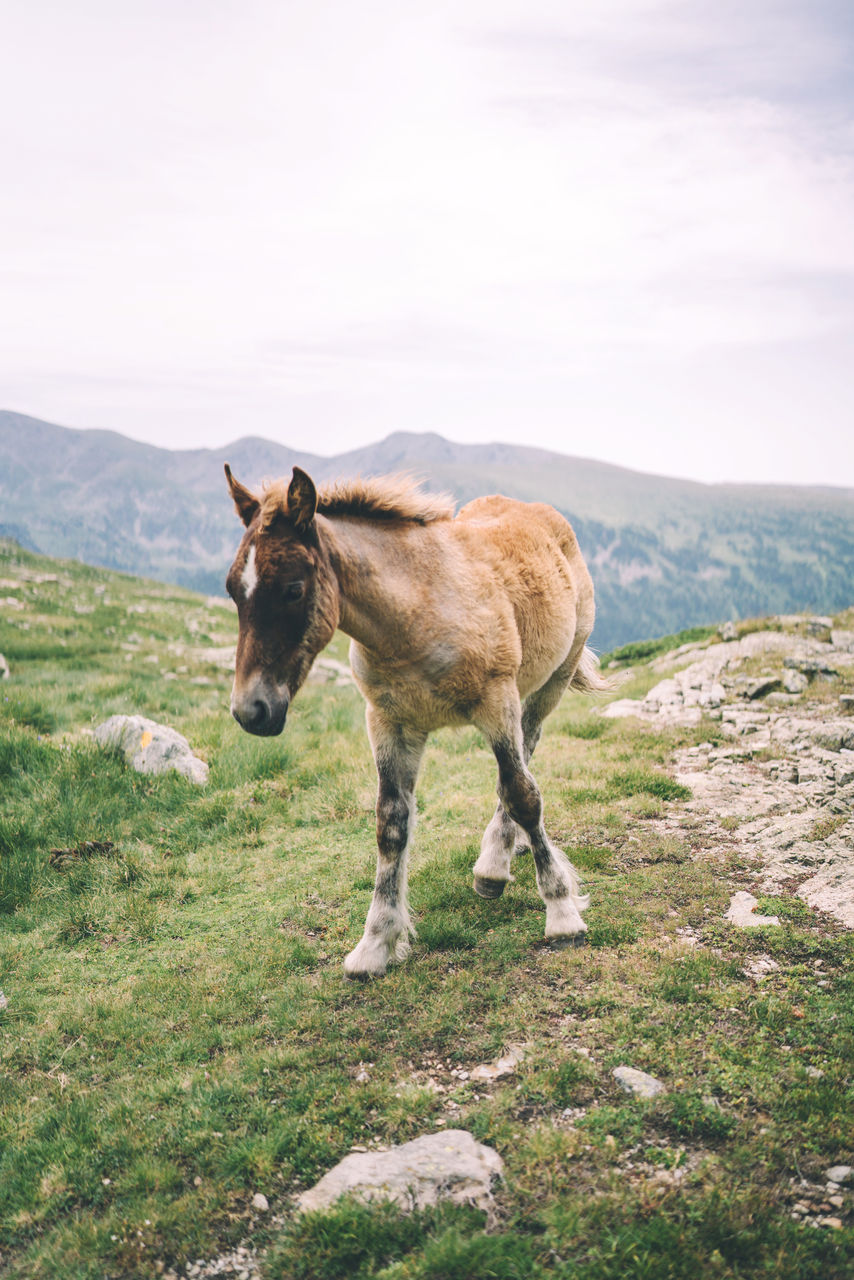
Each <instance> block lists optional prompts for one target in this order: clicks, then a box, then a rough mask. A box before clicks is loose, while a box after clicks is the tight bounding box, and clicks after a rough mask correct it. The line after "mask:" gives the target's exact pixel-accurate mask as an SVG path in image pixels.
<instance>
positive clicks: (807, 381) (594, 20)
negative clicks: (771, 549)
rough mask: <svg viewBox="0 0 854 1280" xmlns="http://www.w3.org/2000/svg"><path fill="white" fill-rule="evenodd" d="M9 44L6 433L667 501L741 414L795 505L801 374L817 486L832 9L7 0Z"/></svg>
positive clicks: (832, 304)
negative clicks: (451, 474) (539, 467)
mask: <svg viewBox="0 0 854 1280" xmlns="http://www.w3.org/2000/svg"><path fill="white" fill-rule="evenodd" d="M13 26H14V30H11V31H10V36H12V37H14V38H12V39H10V40H9V41H7V43H6V45H5V52H2V53H0V152H2V157H3V165H4V173H6V174H7V175H9V180H8V181H7V182H6V183H5V184H4V188H3V191H2V192H0V246H3V247H0V278H2V279H3V281H4V288H5V292H6V299H7V300H6V307H5V308H4V312H3V314H2V315H0V351H1V352H2V353H3V354H2V355H0V374H2V375H3V376H2V387H3V399H4V400H5V402H6V403H7V404H8V405H9V406H10V407H15V408H21V409H24V410H28V411H31V412H36V413H43V414H45V415H46V416H52V417H54V418H55V419H57V420H59V421H77V422H80V423H85V424H92V425H104V426H112V427H115V428H117V429H120V430H122V429H123V430H127V431H133V432H134V433H137V434H143V435H145V436H146V438H150V439H158V440H159V442H161V443H172V442H178V441H181V440H186V441H187V442H188V443H205V442H211V443H213V442H222V441H225V440H227V439H229V438H232V437H233V436H234V435H237V434H241V433H243V432H245V431H246V430H251V431H253V432H258V431H267V432H270V433H273V434H275V435H277V437H278V438H280V439H287V440H288V441H289V442H290V443H293V444H294V445H304V446H306V447H310V446H312V445H313V444H316V437H317V434H318V433H321V434H323V435H324V437H325V438H327V439H329V440H330V441H334V447H335V448H337V447H345V446H346V445H348V444H355V443H358V442H360V441H363V440H364V439H366V438H369V437H376V436H377V435H379V434H381V433H382V432H383V431H384V430H391V429H394V428H397V427H411V428H413V429H419V428H425V429H426V428H434V429H439V430H446V431H448V432H449V433H450V434H453V433H456V435H457V437H458V438H467V437H470V438H480V439H482V438H484V435H485V434H488V433H489V432H491V433H492V434H493V435H496V436H502V437H503V438H505V439H506V438H511V439H512V438H522V436H523V435H524V438H525V439H529V440H531V441H532V442H534V443H540V444H543V445H546V446H551V447H565V448H567V449H569V450H570V451H571V450H572V449H576V451H587V452H591V451H593V452H595V450H592V449H591V448H590V447H587V448H586V449H584V450H581V449H580V445H585V444H586V442H588V441H589V439H590V436H591V433H592V434H593V436H595V439H596V441H597V444H596V449H599V450H600V453H601V456H605V457H613V458H614V460H620V459H623V460H626V459H631V460H632V461H633V462H634V464H636V465H641V464H642V463H643V460H644V459H645V458H650V457H654V458H655V462H654V464H651V465H654V466H655V468H656V469H664V470H671V471H674V472H681V473H684V474H691V475H698V474H700V475H702V474H704V468H706V469H707V468H709V466H710V465H711V464H710V462H709V459H708V454H707V451H706V450H705V449H704V447H703V440H702V438H701V436H702V434H703V433H707V432H708V431H709V430H717V431H719V432H720V434H721V435H722V436H723V437H725V436H726V435H727V432H728V431H729V425H728V424H729V423H731V422H732V421H734V420H736V419H737V420H739V421H740V422H741V424H742V425H741V427H740V430H741V433H742V441H743V439H744V434H745V432H746V431H749V432H751V433H752V434H753V435H754V436H755V437H756V440H757V442H758V444H757V448H756V449H755V450H752V454H753V455H754V457H755V459H757V460H759V461H757V462H756V463H755V465H760V462H761V459H762V457H763V447H760V446H762V444H763V442H765V441H768V440H770V439H772V438H773V435H774V432H775V431H776V432H779V431H781V430H782V431H784V432H786V433H788V437H789V438H790V440H791V453H790V456H789V465H790V467H791V474H792V478H797V477H799V476H804V477H805V476H806V470H805V468H807V469H808V468H809V467H815V466H817V465H818V462H817V461H816V457H815V454H816V451H815V449H813V451H812V452H813V456H812V457H809V458H808V457H807V456H806V445H805V443H804V442H803V441H801V440H799V437H798V432H797V431H796V429H795V417H794V415H795V413H796V411H797V412H800V413H803V403H804V401H803V397H802V396H801V395H800V394H797V395H793V379H796V381H797V385H798V387H799V388H809V387H810V385H811V382H812V381H813V380H814V379H817V378H818V379H820V383H821V385H822V386H827V385H833V386H834V387H837V388H838V394H836V395H835V396H834V397H832V398H831V401H830V402H829V403H825V404H824V406H823V414H824V418H823V420H822V423H821V424H820V426H818V427H817V426H815V424H813V426H812V427H811V430H812V431H813V432H816V431H818V432H819V433H820V435H821V439H822V449H821V450H820V451H819V454H820V456H821V457H823V459H824V463H823V465H825V466H826V467H828V468H830V470H829V471H828V476H829V477H830V476H833V477H835V478H839V477H840V466H841V465H842V466H844V465H845V463H844V452H845V451H844V438H843V434H842V433H843V431H847V422H848V417H847V415H848V414H849V413H850V408H851V393H850V392H848V393H846V392H845V390H844V380H843V379H842V378H841V376H837V374H838V372H839V369H840V366H839V364H838V361H840V360H841V359H842V358H843V357H842V356H841V354H840V353H841V352H842V351H844V349H845V346H846V340H850V338H851V336H854V335H852V333H851V329H852V315H851V305H850V304H851V279H852V271H854V260H852V259H854V241H852V238H851V235H850V227H851V225H852V222H854V156H853V155H852V140H854V130H852V111H851V95H852V90H851V84H852V83H854V81H852V77H851V76H850V73H849V72H850V59H851V48H852V39H851V36H852V22H851V19H850V17H849V16H848V13H847V10H845V9H844V8H843V7H841V6H840V5H835V4H831V3H817V4H816V5H812V6H809V7H806V6H803V5H802V4H800V3H795V0H791V3H789V2H788V0H755V3H752V4H751V5H747V6H745V5H737V4H735V3H733V2H732V0H721V2H720V3H712V2H711V0H693V2H692V0H678V2H677V0H602V2H601V3H599V4H596V5H587V4H585V5H582V4H571V5H567V4H566V3H565V0H561V3H557V2H555V3H552V2H551V0H533V3H528V4H525V5H523V4H522V3H521V0H489V3H487V0H462V2H461V3H454V4H451V3H450V0H433V2H432V3H430V4H427V3H426V0H424V3H420V2H419V0H416V3H414V4H412V5H407V6H398V5H393V4H391V3H390V2H386V0H382V2H380V3H371V4H366V5H363V6H357V7H350V6H344V5H341V4H340V3H335V2H333V0H320V2H319V3H318V4H316V5H312V6H310V7H303V8H300V9H298V10H296V11H295V10H294V9H293V7H292V6H282V5H276V4H273V3H272V0H267V2H265V0H253V2H251V3H247V4H241V5H237V4H236V2H234V0H219V2H218V3H216V4H215V5H212V6H211V5H204V6H202V5H201V4H196V3H190V4H187V5H182V6H179V7H178V9H176V8H175V7H174V6H168V5H167V4H166V3H165V0H151V2H150V3H148V4H146V5H142V3H137V2H135V0H131V3H129V4H127V5H122V6H118V7H116V6H115V5H111V4H108V3H106V0H80V3H79V4H76V5H75V6H73V9H69V8H68V7H67V6H59V5H58V4H49V3H47V0H34V3H33V4H32V5H30V6H27V7H26V8H23V7H20V8H19V9H18V11H17V12H16V13H15V15H14V21H13ZM12 50H14V52H11V51H12ZM4 96H5V103H4V101H3V98H4ZM4 366H5V367H4ZM760 385H761V386H764V387H765V394H764V399H763V397H762V396H759V395H756V394H754V388H756V387H757V386H760ZM784 388H786V389H787V390H785V391H784V390H783V389H784ZM680 397H681V398H680ZM747 402H749V403H750V406H751V409H750V412H751V418H750V421H749V422H747V423H745V422H744V419H743V418H742V417H741V415H740V412H739V406H740V405H742V404H745V403H747ZM694 418H696V419H697V420H702V424H703V431H702V432H701V433H698V438H697V439H696V440H694V439H693V437H692V433H691V432H690V431H686V429H685V422H686V420H692V419H694ZM641 421H642V422H643V423H644V424H646V431H645V434H644V438H643V440H642V442H641V440H640V433H639V431H638V429H637V425H638V423H639V422H641ZM282 424H284V425H282ZM573 424H578V425H577V426H576V425H573ZM331 447H333V446H332V445H331V446H330V448H331ZM849 452H850V451H849ZM764 456H765V457H766V458H767V457H768V456H769V450H768V448H767V447H766V448H764ZM668 460H669V465H667V464H668ZM751 465H754V464H753V463H752V464H751ZM847 465H848V466H849V468H851V467H854V462H849V463H848V464H847ZM847 474H848V475H849V478H850V479H851V480H852V482H854V471H851V470H849V472H848V473H847ZM754 478H761V476H759V475H755V476H754ZM775 478H780V476H779V475H778V476H777V477H775Z"/></svg>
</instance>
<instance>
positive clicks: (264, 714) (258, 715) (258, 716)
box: [250, 698, 270, 729]
mask: <svg viewBox="0 0 854 1280" xmlns="http://www.w3.org/2000/svg"><path fill="white" fill-rule="evenodd" d="M269 718H270V708H269V707H268V706H267V704H266V702H262V701H261V699H260V698H256V699H255V701H254V702H253V704H252V718H251V720H250V723H251V725H252V728H253V729H262V728H263V727H264V725H265V724H266V723H267V721H268V720H269Z"/></svg>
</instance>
